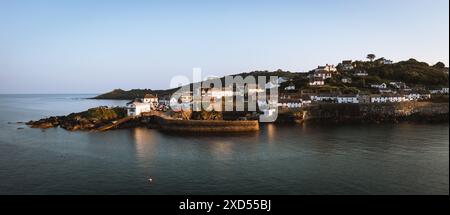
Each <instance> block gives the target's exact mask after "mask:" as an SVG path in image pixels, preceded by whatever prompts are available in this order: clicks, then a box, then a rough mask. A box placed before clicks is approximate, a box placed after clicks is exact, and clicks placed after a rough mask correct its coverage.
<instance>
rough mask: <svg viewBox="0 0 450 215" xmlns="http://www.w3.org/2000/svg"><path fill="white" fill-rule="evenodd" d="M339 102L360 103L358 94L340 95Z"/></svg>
mask: <svg viewBox="0 0 450 215" xmlns="http://www.w3.org/2000/svg"><path fill="white" fill-rule="evenodd" d="M337 102H338V103H339V104H357V103H359V96H358V95H339V96H338V97H337Z"/></svg>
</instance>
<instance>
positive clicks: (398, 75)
mask: <svg viewBox="0 0 450 215" xmlns="http://www.w3.org/2000/svg"><path fill="white" fill-rule="evenodd" d="M382 60H383V58H380V59H377V60H374V61H354V62H353V66H354V68H353V69H352V70H345V71H344V70H342V69H341V68H340V65H339V64H338V67H337V68H338V71H339V72H338V74H336V75H334V76H333V78H331V79H328V80H326V85H325V86H322V87H320V88H317V87H311V86H308V82H309V79H308V73H300V72H289V71H283V70H276V71H272V72H270V71H252V72H248V73H239V74H234V75H231V76H237V75H240V76H242V77H246V76H249V75H252V76H255V77H256V76H266V77H267V80H268V76H278V77H283V78H284V79H286V80H289V81H288V82H285V83H283V84H281V92H283V91H284V90H283V89H284V87H286V86H288V85H295V88H296V89H297V90H299V89H309V88H313V89H315V90H317V89H319V90H325V91H340V92H342V93H356V92H360V91H367V90H368V88H370V87H369V86H370V84H380V83H389V82H391V81H400V82H404V83H405V84H407V85H408V86H410V87H419V88H434V87H444V86H448V85H449V83H448V82H449V75H448V67H446V66H445V65H444V64H443V63H441V62H439V63H437V64H435V65H432V66H431V65H428V64H427V63H424V62H419V61H417V60H415V59H409V60H406V61H400V62H397V63H393V64H383V63H381V62H382ZM361 70H363V71H367V73H368V74H369V75H368V76H366V77H353V82H352V83H346V84H344V83H342V82H341V78H342V77H351V76H352V74H353V73H354V72H356V71H361ZM221 80H222V83H224V82H225V78H224V77H222V78H221ZM177 89H178V88H174V89H168V90H151V89H132V90H128V91H125V90H122V89H115V90H113V91H111V92H108V93H105V94H102V95H99V96H96V97H94V99H124V100H130V99H134V98H142V97H144V96H145V94H148V93H150V94H155V95H158V97H166V96H170V95H171V94H172V93H174V92H175V91H176V90H177Z"/></svg>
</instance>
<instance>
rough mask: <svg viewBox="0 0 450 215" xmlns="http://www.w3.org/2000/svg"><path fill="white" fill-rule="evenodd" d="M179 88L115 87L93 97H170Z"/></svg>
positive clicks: (117, 98) (116, 98) (124, 98)
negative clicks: (151, 95) (130, 88)
mask: <svg viewBox="0 0 450 215" xmlns="http://www.w3.org/2000/svg"><path fill="white" fill-rule="evenodd" d="M176 90H177V88H175V89H169V90H151V89H132V90H128V91H125V90H122V89H115V90H113V91H111V92H108V93H105V94H101V95H98V96H96V97H94V98H93V99H114V100H132V99H135V98H144V96H145V95H146V94H154V95H158V97H164V96H167V97H169V96H170V95H171V94H172V93H174V92H175V91H176Z"/></svg>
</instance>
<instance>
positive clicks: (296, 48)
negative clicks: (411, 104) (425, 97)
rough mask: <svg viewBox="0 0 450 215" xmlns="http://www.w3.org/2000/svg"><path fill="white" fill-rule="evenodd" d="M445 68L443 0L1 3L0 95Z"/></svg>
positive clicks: (61, 0) (52, 0)
mask: <svg viewBox="0 0 450 215" xmlns="http://www.w3.org/2000/svg"><path fill="white" fill-rule="evenodd" d="M369 53H374V54H375V55H376V56H377V57H385V58H387V59H392V60H394V61H400V60H407V59H409V58H415V59H418V60H420V61H425V62H427V63H429V64H434V63H436V62H438V61H441V62H444V63H445V64H446V65H449V1H448V0H434V1H428V0H377V1H373V0H334V1H331V0H330V1H328V0H304V1H302V0H297V1H283V0H282V1H264V0H259V1H235V0H227V1H206V0H204V1H199V0H190V1H170V0H169V1H144V0H142V1H132V0H131V1H130V0H127V1H126V0H123V1H114V0H98V1H89V0H40V1H35V0H27V1H26V0H14V1H13V0H0V93H2V94H7V93H103V92H107V91H110V90H112V89H116V88H122V89H125V90H128V89H134V88H147V89H165V88H168V87H169V84H170V80H171V78H172V77H174V76H177V75H185V76H187V77H189V78H190V79H192V69H193V68H201V69H202V71H203V75H216V76H224V75H228V74H235V73H241V72H250V71H254V70H270V71H272V70H276V69H283V70H288V71H291V72H305V71H309V70H311V69H313V68H315V67H317V66H318V65H322V64H326V63H329V64H337V63H338V62H341V61H342V60H346V59H353V60H362V59H365V56H366V55H367V54H369Z"/></svg>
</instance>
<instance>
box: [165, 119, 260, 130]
mask: <svg viewBox="0 0 450 215" xmlns="http://www.w3.org/2000/svg"><path fill="white" fill-rule="evenodd" d="M158 124H159V128H160V129H161V130H163V131H173V132H194V133H195V132H197V133H200V132H248V131H258V130H259V123H258V121H257V120H247V121H226V120H175V119H163V118H160V119H158Z"/></svg>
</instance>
